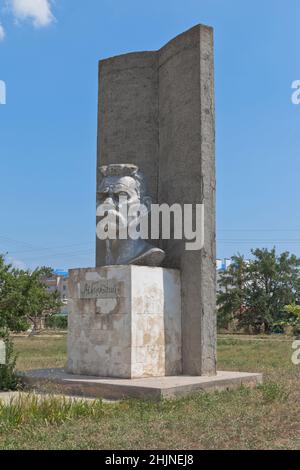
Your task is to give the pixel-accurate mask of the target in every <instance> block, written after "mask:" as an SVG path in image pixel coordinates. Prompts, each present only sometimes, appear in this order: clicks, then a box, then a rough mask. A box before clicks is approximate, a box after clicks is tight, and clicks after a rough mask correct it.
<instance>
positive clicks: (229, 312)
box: [217, 254, 248, 328]
mask: <svg viewBox="0 0 300 470" xmlns="http://www.w3.org/2000/svg"><path fill="white" fill-rule="evenodd" d="M231 260H232V263H231V264H230V265H229V267H228V268H227V269H226V270H225V271H224V272H223V273H221V274H220V279H219V283H218V284H219V287H220V290H219V293H218V294H219V295H218V299H217V303H218V305H219V307H220V308H219V310H218V324H219V326H220V327H222V328H228V326H229V325H231V326H233V324H234V321H235V319H236V318H237V316H238V315H239V314H242V312H243V311H244V308H245V307H244V306H245V294H246V285H247V278H248V273H247V263H246V261H245V259H244V257H243V256H242V255H240V254H237V255H235V256H233V257H232V258H231Z"/></svg>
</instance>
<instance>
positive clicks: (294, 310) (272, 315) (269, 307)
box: [217, 248, 300, 334]
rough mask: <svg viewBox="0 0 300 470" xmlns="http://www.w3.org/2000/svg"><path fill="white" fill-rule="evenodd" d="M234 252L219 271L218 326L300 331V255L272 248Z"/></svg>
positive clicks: (274, 331)
mask: <svg viewBox="0 0 300 470" xmlns="http://www.w3.org/2000/svg"><path fill="white" fill-rule="evenodd" d="M251 253H252V257H251V259H250V260H246V259H245V258H244V256H242V255H240V254H237V255H235V256H233V257H232V259H231V261H232V263H231V264H230V265H229V267H228V268H227V269H226V270H225V271H224V272H221V273H219V274H218V294H217V307H218V310H217V315H218V326H219V329H223V328H224V329H228V330H231V331H244V332H247V333H253V334H258V333H283V332H289V331H290V332H291V333H293V334H300V306H299V305H300V269H299V268H300V259H299V258H297V256H295V255H293V254H290V253H289V252H284V253H281V254H277V253H276V250H275V248H273V249H272V250H268V249H255V250H251Z"/></svg>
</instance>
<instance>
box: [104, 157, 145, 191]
mask: <svg viewBox="0 0 300 470" xmlns="http://www.w3.org/2000/svg"><path fill="white" fill-rule="evenodd" d="M99 170H100V173H101V175H102V178H107V177H110V176H117V177H119V178H122V177H124V176H130V177H131V178H133V179H134V180H135V181H136V183H137V187H138V191H139V195H140V198H141V200H142V199H143V198H144V196H145V195H146V192H147V188H146V182H145V177H144V175H143V173H142V172H141V171H140V170H139V167H138V166H136V165H133V164H131V163H127V164H112V165H104V166H101V167H100V168H99Z"/></svg>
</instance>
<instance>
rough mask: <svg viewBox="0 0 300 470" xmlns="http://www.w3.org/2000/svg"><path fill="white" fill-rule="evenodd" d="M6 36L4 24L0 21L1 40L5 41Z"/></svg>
mask: <svg viewBox="0 0 300 470" xmlns="http://www.w3.org/2000/svg"><path fill="white" fill-rule="evenodd" d="M4 38H5V30H4V28H3V26H2V24H1V23H0V41H3V39H4Z"/></svg>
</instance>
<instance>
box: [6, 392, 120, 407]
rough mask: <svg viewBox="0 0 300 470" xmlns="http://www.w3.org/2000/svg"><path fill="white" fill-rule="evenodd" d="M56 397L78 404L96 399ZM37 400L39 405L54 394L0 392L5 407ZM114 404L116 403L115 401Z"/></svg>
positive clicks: (59, 395)
mask: <svg viewBox="0 0 300 470" xmlns="http://www.w3.org/2000/svg"><path fill="white" fill-rule="evenodd" d="M55 397H56V398H58V399H62V400H67V401H69V402H78V401H82V400H84V401H87V402H93V401H94V399H93V398H92V397H90V398H89V397H79V396H78V395H74V396H73V395H67V396H66V395H62V394H55ZM30 398H35V399H37V400H38V402H39V403H42V402H43V401H44V400H47V399H52V398H53V394H47V393H35V392H30V393H28V392H0V403H3V404H4V405H16V404H18V403H21V404H22V402H23V401H24V402H26V400H27V399H30ZM104 401H105V402H107V403H111V401H110V400H104ZM112 403H115V401H113V402H112Z"/></svg>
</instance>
